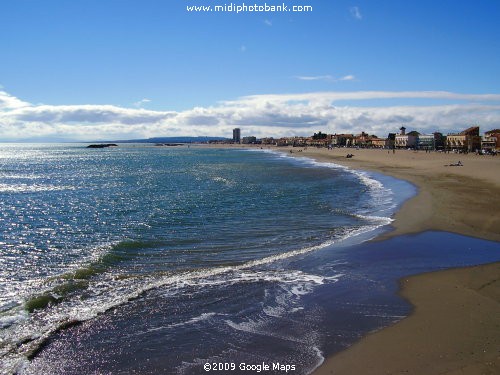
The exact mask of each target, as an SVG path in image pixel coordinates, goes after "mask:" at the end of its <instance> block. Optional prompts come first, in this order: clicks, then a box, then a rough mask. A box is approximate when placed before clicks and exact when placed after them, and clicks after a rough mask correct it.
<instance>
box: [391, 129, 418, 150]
mask: <svg viewBox="0 0 500 375" xmlns="http://www.w3.org/2000/svg"><path fill="white" fill-rule="evenodd" d="M399 130H400V133H399V134H397V135H396V140H395V144H394V145H395V147H396V148H415V147H416V146H417V138H418V134H419V133H418V132H415V131H412V132H410V133H408V134H406V128H405V127H404V126H402V127H401V128H400V129H399Z"/></svg>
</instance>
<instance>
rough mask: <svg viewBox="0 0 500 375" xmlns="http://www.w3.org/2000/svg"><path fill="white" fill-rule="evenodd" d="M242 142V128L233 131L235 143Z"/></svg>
mask: <svg viewBox="0 0 500 375" xmlns="http://www.w3.org/2000/svg"><path fill="white" fill-rule="evenodd" d="M240 141H241V130H240V128H235V129H233V142H234V143H240Z"/></svg>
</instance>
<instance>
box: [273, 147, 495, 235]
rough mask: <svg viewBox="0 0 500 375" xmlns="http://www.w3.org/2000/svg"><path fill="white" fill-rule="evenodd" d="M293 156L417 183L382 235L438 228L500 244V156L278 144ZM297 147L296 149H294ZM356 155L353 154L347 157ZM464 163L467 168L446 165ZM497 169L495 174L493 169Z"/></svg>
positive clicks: (411, 232)
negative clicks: (298, 149) (301, 148)
mask: <svg viewBox="0 0 500 375" xmlns="http://www.w3.org/2000/svg"><path fill="white" fill-rule="evenodd" d="M275 150H276V151H281V152H287V153H288V154H289V155H290V156H294V157H309V158H312V159H315V160H317V161H320V162H333V163H336V164H339V165H342V166H346V167H349V168H352V169H359V170H368V171H373V172H378V173H382V174H385V175H389V176H391V177H395V178H397V179H401V180H405V181H408V182H410V183H412V184H413V185H415V186H416V187H417V190H418V191H417V194H416V195H415V196H414V197H413V198H410V199H409V200H407V201H406V202H405V203H404V204H403V205H402V206H401V207H400V209H399V210H398V211H397V212H396V214H395V216H394V222H393V223H392V226H393V228H394V230H392V231H390V232H388V233H386V234H383V235H382V236H380V237H378V239H385V238H390V237H394V236H398V235H401V234H413V233H419V232H423V231H426V230H438V231H445V232H451V233H456V234H462V235H466V236H469V237H476V238H482V239H486V240H491V241H497V242H500V232H499V231H498V230H496V228H500V215H498V212H500V201H499V200H498V199H497V197H498V196H500V158H498V157H491V156H478V155H474V154H467V155H463V154H445V153H429V154H427V153H425V152H422V151H420V152H414V151H407V150H397V151H396V153H395V154H393V153H392V151H391V152H390V153H388V151H387V150H378V149H361V150H352V149H345V148H336V149H333V150H327V149H324V148H322V149H316V148H307V149H306V150H303V151H301V152H296V149H294V148H291V147H287V148H275ZM290 151H293V153H290ZM347 153H354V157H353V158H349V159H348V158H346V157H345V156H346V154H347ZM458 161H461V162H462V164H463V166H461V167H452V166H446V165H449V164H451V163H456V162H458ZM495 171H497V173H495Z"/></svg>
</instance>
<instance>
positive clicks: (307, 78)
mask: <svg viewBox="0 0 500 375" xmlns="http://www.w3.org/2000/svg"><path fill="white" fill-rule="evenodd" d="M295 78H296V79H298V80H300V81H326V82H340V81H354V80H355V79H356V77H355V76H354V75H352V74H348V75H345V76H343V77H340V78H335V77H334V76H332V75H330V74H325V75H319V76H295Z"/></svg>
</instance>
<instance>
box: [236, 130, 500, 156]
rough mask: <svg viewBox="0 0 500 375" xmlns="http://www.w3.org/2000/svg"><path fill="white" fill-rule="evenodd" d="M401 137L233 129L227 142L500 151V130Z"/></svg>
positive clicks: (411, 132)
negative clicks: (269, 133)
mask: <svg viewBox="0 0 500 375" xmlns="http://www.w3.org/2000/svg"><path fill="white" fill-rule="evenodd" d="M399 130H400V132H399V134H396V133H389V134H388V136H387V137H386V138H379V137H377V136H376V135H369V134H368V133H366V132H364V131H363V132H361V133H360V134H357V135H354V134H336V133H335V134H326V133H322V132H321V131H319V132H317V133H314V134H313V135H312V136H309V137H299V136H294V137H281V138H273V137H267V138H261V139H258V138H257V137H254V136H247V137H243V138H241V131H240V129H239V128H236V129H233V139H232V140H230V139H228V140H226V142H231V143H243V144H262V145H275V146H293V147H328V148H333V147H359V148H382V149H394V148H399V149H413V150H426V151H436V150H444V151H456V152H479V151H481V150H482V151H483V152H485V153H493V154H494V153H496V152H497V151H500V129H494V130H490V131H488V132H485V134H484V136H483V137H481V136H479V127H478V126H472V127H470V128H468V129H466V130H464V131H462V132H460V133H457V134H448V135H447V136H444V135H443V134H442V133H440V132H434V133H431V134H420V133H419V132H417V131H410V132H408V133H406V128H405V127H404V126H402V127H401V128H400V129H399Z"/></svg>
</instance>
